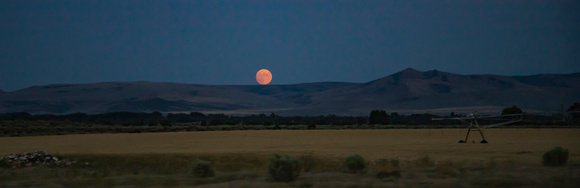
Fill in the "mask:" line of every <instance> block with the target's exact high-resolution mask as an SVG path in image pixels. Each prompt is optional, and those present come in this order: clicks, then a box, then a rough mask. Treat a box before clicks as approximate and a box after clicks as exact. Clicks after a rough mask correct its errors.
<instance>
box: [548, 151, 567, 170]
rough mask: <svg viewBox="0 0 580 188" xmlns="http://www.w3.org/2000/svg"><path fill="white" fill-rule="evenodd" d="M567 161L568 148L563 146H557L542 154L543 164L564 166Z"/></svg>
mask: <svg viewBox="0 0 580 188" xmlns="http://www.w3.org/2000/svg"><path fill="white" fill-rule="evenodd" d="M567 162H568V150H567V149H564V148H562V147H555V148H554V149H552V150H550V151H548V152H546V153H544V155H543V156H542V164H543V165H544V166H562V165H565V164H566V163H567Z"/></svg>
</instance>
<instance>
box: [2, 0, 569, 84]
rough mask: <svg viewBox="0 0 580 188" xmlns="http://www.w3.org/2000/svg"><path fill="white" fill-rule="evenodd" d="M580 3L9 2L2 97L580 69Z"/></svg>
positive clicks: (4, 18) (5, 10)
mask: <svg viewBox="0 0 580 188" xmlns="http://www.w3.org/2000/svg"><path fill="white" fill-rule="evenodd" d="M579 10H580V1H577V0H570V1H566V0H562V1H506V0H500V1H462V0H458V1H432V0H429V1H415V0H413V1H407V0H404V1H387V0H380V1H336V0H332V1H290V0H286V1H274V0H265V1H236V0H227V1H214V0H211V1H144V0H139V1H117V0H115V1H105V0H97V1H88V0H82V1H78V0H73V1H66V0H57V1H51V0H39V1H24V0H15V1H7V0H0V65H1V69H0V89H3V90H6V91H13V90H16V89H22V88H25V87H29V86H33V85H45V84H52V83H91V82H105V81H156V82H157V81H167V82H180V83H194V84H220V85H226V84H227V85H229V84H257V82H256V81H255V78H254V76H255V73H256V72H257V71H258V70H260V69H262V68H266V69H269V70H270V71H272V73H273V77H274V78H273V80H272V83H271V84H294V83H304V82H319V81H344V82H367V81H371V80H374V79H378V78H380V77H383V76H387V75H389V74H392V73H395V72H398V71H400V70H402V69H405V68H407V67H413V68H415V69H418V70H421V71H425V70H431V69H437V70H441V71H447V72H454V73H459V74H502V75H530V74H538V73H572V72H580V13H579V12H580V11H579Z"/></svg>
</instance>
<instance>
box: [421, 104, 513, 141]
mask: <svg viewBox="0 0 580 188" xmlns="http://www.w3.org/2000/svg"><path fill="white" fill-rule="evenodd" d="M523 115H524V114H509V115H501V116H486V117H479V115H478V114H477V111H475V112H473V113H471V114H468V115H467V116H466V117H451V118H432V119H431V120H433V121H439V120H459V121H461V122H464V123H466V124H469V127H467V134H466V135H465V140H459V143H466V142H467V138H469V133H470V132H471V131H476V132H479V134H480V135H481V139H482V140H481V142H480V143H482V144H485V143H487V140H485V136H484V135H483V129H484V128H491V127H497V126H502V125H507V124H511V123H516V122H520V121H522V116H523ZM509 116H511V117H517V116H519V118H512V119H511V120H509V121H504V122H501V123H496V124H491V125H486V126H480V125H479V123H478V122H477V119H478V118H480V119H481V118H497V117H509Z"/></svg>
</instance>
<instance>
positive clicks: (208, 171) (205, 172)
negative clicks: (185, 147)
mask: <svg viewBox="0 0 580 188" xmlns="http://www.w3.org/2000/svg"><path fill="white" fill-rule="evenodd" d="M191 171H192V173H193V175H194V176H195V177H198V178H206V177H213V176H215V173H214V171H213V168H212V166H211V163H210V162H209V161H204V160H199V159H197V160H195V162H193V165H192V169H191Z"/></svg>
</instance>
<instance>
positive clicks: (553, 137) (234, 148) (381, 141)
mask: <svg viewBox="0 0 580 188" xmlns="http://www.w3.org/2000/svg"><path fill="white" fill-rule="evenodd" d="M465 133H466V130H465V129H393V130H260V131H206V132H177V133H142V134H89V135H62V136H38V137H3V138H0V146H1V147H0V155H6V154H10V153H23V152H31V151H36V150H43V151H47V152H49V153H55V154H59V155H63V156H68V157H74V156H77V157H78V156H81V159H82V156H83V155H89V156H90V155H93V156H99V155H104V156H110V155H120V156H123V155H127V156H139V155H177V156H190V155H191V156H193V155H195V156H228V155H238V156H259V157H257V158H259V159H265V160H266V161H265V162H264V163H267V156H269V155H271V154H273V153H280V154H289V155H291V156H305V155H311V156H315V157H316V158H318V159H325V160H327V161H340V160H341V159H344V158H346V157H347V156H349V155H353V154H359V155H361V156H363V157H364V158H365V159H367V160H368V161H369V162H370V164H371V169H370V171H369V173H367V174H366V175H364V176H357V175H350V174H344V173H340V171H335V172H327V171H324V170H319V171H318V173H312V172H311V173H305V174H303V175H302V176H301V177H300V178H299V180H298V181H297V182H294V183H288V184H279V183H274V182H271V180H268V179H267V178H266V177H267V173H265V171H266V170H265V169H264V168H265V167H264V166H267V164H266V165H264V164H261V165H262V166H261V167H260V169H259V171H260V172H255V173H254V174H253V175H249V177H252V178H247V177H246V178H242V179H240V178H232V179H227V178H226V180H223V179H220V180H215V182H214V183H211V181H210V182H209V183H207V182H206V183H202V184H203V186H210V187H222V186H223V187H228V186H232V185H234V186H233V187H247V186H249V187H260V186H273V185H276V186H288V187H325V186H330V187H336V186H338V187H341V186H342V187H349V186H350V187H352V186H355V187H357V186H358V187H362V186H367V187H369V186H370V187H382V186H392V185H405V186H411V187H422V186H429V187H431V186H443V187H447V186H460V187H474V186H475V187H477V185H483V186H484V187H487V186H508V187H511V186H525V187H527V186H530V185H535V186H539V185H546V186H554V185H556V186H562V185H563V186H570V185H574V184H575V183H578V179H579V176H580V175H579V174H580V171H579V169H578V168H573V167H572V166H570V167H543V166H541V164H540V161H541V157H542V155H543V154H544V152H546V151H548V150H550V149H552V148H554V147H556V146H562V147H564V148H566V149H568V150H569V154H570V155H569V164H578V163H579V162H580V130H577V129H487V130H485V136H486V140H487V141H489V143H488V144H480V143H479V141H481V136H480V135H479V133H477V132H472V133H471V135H470V138H469V139H468V142H467V143H464V144H459V143H457V141H458V140H460V139H464V137H465ZM473 142H475V143H473ZM177 158H179V157H177ZM177 158H176V159H177ZM209 158H211V157H209ZM228 160H231V159H228ZM381 160H383V161H388V160H391V161H392V160H398V161H399V160H400V163H401V165H400V167H397V169H400V170H402V171H403V172H404V173H403V176H402V177H401V179H396V180H393V179H388V180H379V179H376V178H375V177H374V176H375V174H376V171H378V170H380V169H382V167H380V166H381V165H380V161H381ZM421 160H428V161H429V163H432V165H425V166H421V165H417V164H419V163H418V162H420V161H421ZM213 162H214V163H216V162H219V161H213ZM373 166H374V167H373ZM386 166H388V165H386ZM386 166H385V167H384V168H385V169H388V170H394V168H393V167H392V166H391V167H386ZM499 166H501V167H499ZM482 168H483V170H482ZM486 168H491V170H490V171H489V172H488V171H485V169H486ZM438 169H439V170H438ZM441 169H451V170H443V173H437V172H440V171H441ZM466 169H467V170H466ZM219 170H220V169H218V171H219ZM478 170H479V171H481V172H479V171H478ZM223 171H225V170H223ZM447 171H450V174H451V175H449V172H447ZM139 172H140V171H139ZM510 172H511V173H510ZM4 173H5V174H6V173H7V172H4ZM11 173H23V172H11ZM256 173H257V174H256ZM433 173H434V174H435V175H433ZM502 173H507V174H502ZM136 174H138V173H136ZM226 174H227V173H226ZM429 174H431V175H429ZM437 174H439V175H441V174H443V175H442V176H439V175H437ZM482 174H483V175H485V176H483V175H482ZM0 176H2V172H0ZM79 176H80V175H79ZM182 176H183V175H178V176H170V178H169V179H171V178H173V179H175V178H176V177H177V179H180V178H182V179H183V177H182ZM552 176H554V177H552ZM14 177H16V176H14ZM480 177H486V178H487V179H485V178H484V179H481V178H480ZM522 177H524V178H522ZM116 178H118V177H116ZM133 178H135V177H133ZM222 178H223V176H222ZM337 178H338V179H337ZM506 178H507V179H506ZM4 179H5V180H6V179H8V180H10V178H4ZM129 179H130V178H129ZM149 179H151V177H149ZM165 179H167V178H165ZM218 179H219V177H218ZM25 180H28V179H25ZM109 180H110V179H109ZM337 180H340V181H347V183H344V182H343V183H341V184H332V182H335V181H337ZM418 180H421V181H418ZM488 180H489V181H490V182H493V183H491V184H486V183H485V182H488ZM514 180H518V181H516V182H513V181H514ZM22 181H24V180H22V179H21V180H19V182H22ZM50 181H52V180H50ZM101 181H102V180H101ZM110 181H113V180H110ZM115 181H116V180H115ZM537 181H540V182H537ZM123 182H126V181H123ZM161 182H163V181H161ZM175 182H182V183H178V184H175V185H174V184H159V182H158V181H153V183H151V185H154V186H155V185H157V186H159V185H165V186H171V185H174V186H185V185H192V184H191V183H183V181H181V180H175ZM220 182H222V183H220ZM224 182H227V183H224ZM320 182H322V183H320ZM417 182H419V183H417ZM421 182H422V183H421ZM530 182H531V183H530ZM12 183H14V182H12ZM232 183H233V184H232ZM538 183H539V184H538ZM57 184H58V183H57ZM97 184H98V183H97ZM199 184H200V183H199V182H197V183H195V184H194V185H199ZM5 185H6V184H5ZM9 185H13V184H9ZM14 185H21V184H18V183H14ZM33 185H34V184H33ZM351 185H352V186H351Z"/></svg>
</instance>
